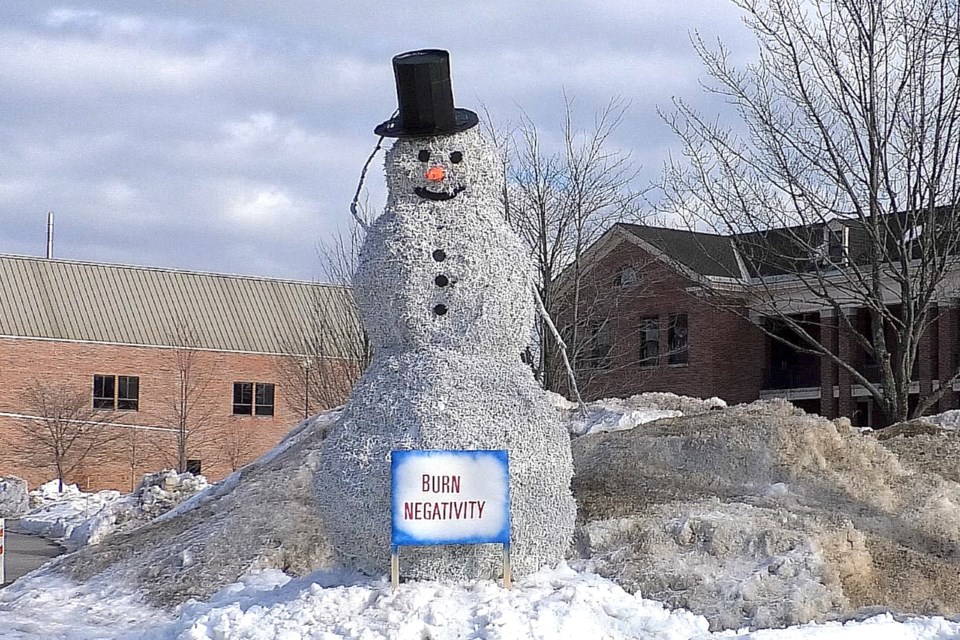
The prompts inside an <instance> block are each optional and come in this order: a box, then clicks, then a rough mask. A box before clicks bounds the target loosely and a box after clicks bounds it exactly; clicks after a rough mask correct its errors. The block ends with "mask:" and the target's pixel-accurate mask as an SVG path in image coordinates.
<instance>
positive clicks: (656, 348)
mask: <svg viewBox="0 0 960 640" xmlns="http://www.w3.org/2000/svg"><path fill="white" fill-rule="evenodd" d="M659 357H660V319H659V318H657V317H655V316H654V317H650V318H640V366H643V367H653V366H655V365H656V364H657V358H659Z"/></svg>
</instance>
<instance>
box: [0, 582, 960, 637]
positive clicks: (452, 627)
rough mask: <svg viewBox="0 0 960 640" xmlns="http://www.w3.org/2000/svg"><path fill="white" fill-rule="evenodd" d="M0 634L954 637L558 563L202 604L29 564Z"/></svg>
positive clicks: (942, 624)
mask: <svg viewBox="0 0 960 640" xmlns="http://www.w3.org/2000/svg"><path fill="white" fill-rule="evenodd" d="M0 628H2V629H3V637H4V639H5V640H41V639H43V640H45V639H47V638H59V639H60V640H89V639H91V638H98V639H104V640H106V639H116V640H207V639H210V640H213V639H216V640H274V639H283V638H289V639H291V640H293V639H296V640H301V639H311V638H313V639H317V640H321V639H322V640H341V639H343V640H345V639H348V638H349V639H358V638H364V639H366V640H387V639H389V640H422V639H423V638H432V639H434V640H447V639H449V640H453V639H454V638H477V639H478V640H480V639H487V640H496V639H504V640H507V639H509V640H513V639H515V638H530V639H541V640H554V639H555V638H591V639H592V638H604V639H607V640H635V639H637V638H657V639H658V640H709V639H710V638H718V639H719V638H733V637H736V638H742V639H744V640H821V639H823V640H826V639H830V640H861V639H863V638H871V639H872V640H955V639H956V638H957V637H958V636H960V623H958V622H951V621H948V620H945V619H943V618H941V617H928V618H909V619H905V620H900V621H898V620H896V619H895V618H894V617H893V616H891V615H889V614H881V615H874V616H872V617H866V619H864V620H862V621H859V622H847V623H845V624H841V623H839V622H832V623H827V624H820V625H812V624H811V625H802V626H795V627H792V628H788V629H769V630H763V631H755V632H752V633H751V632H748V631H746V630H740V631H736V632H734V631H727V632H721V633H710V632H709V631H708V623H707V620H706V618H704V617H702V616H698V615H695V614H693V613H690V612H688V611H683V610H673V611H671V610H669V609H667V608H665V607H664V606H663V604H661V603H659V602H655V601H653V600H650V599H645V598H642V597H640V595H639V594H635V595H630V594H628V593H626V592H625V591H624V590H623V589H621V588H620V587H618V586H617V585H615V584H614V583H612V582H610V581H609V580H606V579H604V578H602V577H600V576H597V575H595V574H592V573H588V572H584V571H581V570H573V569H571V568H569V567H567V566H566V565H561V566H559V567H558V568H556V569H554V570H543V571H540V572H537V573H535V574H531V575H530V576H527V577H525V578H522V579H520V580H519V581H517V582H516V583H514V587H513V589H511V590H509V591H507V590H504V589H502V588H501V587H500V586H499V585H498V584H497V583H495V582H492V581H484V580H477V581H470V582H465V583H460V584H449V583H438V582H432V581H423V582H408V583H404V584H401V585H400V587H399V588H398V589H397V590H396V591H394V590H392V589H391V588H390V585H389V582H387V581H386V580H384V579H379V580H377V579H370V578H361V577H359V576H357V575H351V574H347V573H345V572H343V571H330V572H322V571H320V572H315V573H312V574H310V575H307V576H305V577H303V578H298V579H291V578H290V577H289V576H287V575H286V574H284V573H282V572H280V571H277V570H275V569H269V570H264V571H254V572H251V573H249V574H248V575H246V576H244V577H243V578H242V579H241V580H240V581H238V582H236V583H233V584H230V585H227V586H226V587H225V588H224V589H222V590H221V591H219V592H218V593H216V594H214V595H213V597H211V598H210V600H209V601H208V602H196V601H191V602H189V603H187V604H184V605H183V606H181V607H179V608H178V609H177V610H176V611H175V612H166V611H163V610H160V609H155V608H154V607H152V606H150V605H149V604H147V603H146V602H144V600H143V599H142V597H141V596H140V595H138V594H137V593H135V592H133V591H130V590H129V589H126V590H125V589H124V588H123V586H122V585H117V584H114V583H111V581H109V580H105V579H94V580H90V581H88V582H86V583H84V584H77V583H75V582H73V581H70V580H66V579H63V578H61V577H57V576H55V575H54V574H52V572H50V571H48V570H41V571H40V572H38V574H34V575H33V576H30V577H28V578H25V579H21V580H20V581H18V582H16V583H14V584H13V585H11V586H9V587H7V588H6V589H3V590H0Z"/></svg>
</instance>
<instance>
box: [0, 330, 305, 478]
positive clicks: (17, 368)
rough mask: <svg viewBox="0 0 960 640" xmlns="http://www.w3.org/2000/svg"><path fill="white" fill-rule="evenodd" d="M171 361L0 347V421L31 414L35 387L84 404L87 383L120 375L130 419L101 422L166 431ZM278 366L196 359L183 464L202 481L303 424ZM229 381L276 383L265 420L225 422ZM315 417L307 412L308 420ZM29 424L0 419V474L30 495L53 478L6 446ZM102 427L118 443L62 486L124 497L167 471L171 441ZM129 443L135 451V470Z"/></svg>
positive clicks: (117, 349) (96, 349)
mask: <svg viewBox="0 0 960 640" xmlns="http://www.w3.org/2000/svg"><path fill="white" fill-rule="evenodd" d="M175 353H176V352H175V350H173V349H160V348H151V347H136V346H117V345H106V344H91V343H69V342H56V341H43V340H31V339H10V338H0V412H4V413H18V414H35V413H36V408H35V407H32V406H30V403H29V402H28V401H27V397H28V396H29V392H28V390H29V388H30V387H31V385H34V384H38V383H39V384H47V385H52V384H60V383H65V384H69V385H71V386H74V387H76V388H78V389H82V390H84V391H85V393H87V394H90V396H91V403H92V389H93V376H94V375H95V374H107V375H129V376H139V378H140V406H139V410H138V411H116V412H111V411H106V412H104V415H105V416H108V419H112V420H114V421H115V422H119V423H125V424H135V425H147V426H156V427H163V428H173V427H175V426H176V424H177V418H176V416H177V414H176V412H175V411H174V410H173V409H172V403H173V402H174V399H175V398H176V397H177V394H178V390H179V378H180V375H179V368H178V366H177V364H176V360H175ZM280 364H281V357H278V356H269V355H260V354H241V353H225V352H212V351H197V352H195V361H194V364H193V368H192V371H191V375H192V376H193V377H194V379H195V380H198V381H199V382H200V384H199V385H198V386H197V388H198V389H202V393H200V394H199V395H198V398H199V399H198V401H197V402H196V404H195V406H194V409H193V410H192V411H191V413H190V417H191V419H192V420H191V422H192V424H191V425H190V426H192V427H193V428H194V429H195V431H196V434H197V435H196V437H194V439H193V442H195V443H196V449H195V450H192V451H188V457H189V458H191V459H200V460H201V463H202V472H203V474H204V475H205V476H207V478H208V479H210V480H211V481H214V480H218V479H221V478H222V477H224V476H225V475H227V474H228V473H230V471H231V470H232V468H231V467H232V466H234V465H235V464H236V463H237V462H239V463H241V464H243V463H246V462H249V461H250V460H253V459H254V458H255V457H257V456H258V455H260V454H261V453H263V452H265V451H267V450H269V449H270V448H272V447H273V446H274V445H276V444H277V442H279V441H280V439H281V438H282V437H283V435H284V434H286V433H287V431H289V429H290V428H291V427H292V426H293V425H295V424H296V423H297V422H298V421H299V420H300V419H302V417H303V415H302V411H296V410H295V409H293V408H292V407H295V406H298V405H299V404H300V403H301V400H296V398H299V399H302V397H303V396H302V391H300V392H299V393H298V391H299V390H292V389H285V388H284V387H283V385H281V384H280V382H279V380H278V374H277V370H278V367H279V366H280ZM234 382H264V383H273V384H275V385H276V386H275V398H274V415H273V416H240V415H233V383H234ZM287 396H291V397H292V398H295V400H293V401H290V398H288V397H287ZM321 408H322V407H318V406H311V409H312V410H313V411H318V410H320V409H321ZM29 424H31V423H30V422H29V421H26V420H23V419H17V418H10V417H4V416H0V475H17V476H21V477H23V478H25V479H26V480H27V481H28V482H29V483H30V485H31V486H35V485H36V484H38V483H40V482H43V481H46V480H49V479H51V478H52V477H54V474H53V473H52V472H51V471H49V470H44V469H36V468H29V467H28V466H27V465H26V464H25V462H24V460H23V459H18V457H17V456H16V455H15V454H14V452H13V448H14V447H13V446H12V445H13V442H14V439H16V438H21V437H22V436H21V435H20V434H21V427H22V426H23V425H29ZM108 428H109V429H111V430H114V431H115V432H116V433H117V434H119V435H118V437H117V439H116V441H114V442H113V443H112V444H111V447H110V448H111V451H110V453H109V456H108V458H109V459H107V460H105V461H102V462H99V461H98V462H96V463H92V464H87V465H85V468H83V469H81V470H80V471H78V472H77V473H76V474H74V477H73V478H70V480H71V481H73V482H78V483H80V484H81V485H83V487H84V488H88V489H104V488H116V489H121V490H129V489H130V487H131V483H132V482H135V481H136V480H138V479H139V478H140V477H141V476H142V475H143V474H144V473H148V472H151V471H156V470H159V469H162V468H169V467H171V466H175V463H176V445H175V439H174V438H173V437H171V436H170V435H168V434H165V433H164V432H161V431H149V430H135V429H129V428H121V427H118V426H111V427H108ZM134 436H135V437H134ZM188 442H189V440H188ZM134 443H136V445H137V446H136V449H137V450H138V455H137V459H136V460H135V461H134V460H133V455H132V451H133V447H132V445H133V444H134ZM231 452H232V453H231ZM131 467H133V468H131Z"/></svg>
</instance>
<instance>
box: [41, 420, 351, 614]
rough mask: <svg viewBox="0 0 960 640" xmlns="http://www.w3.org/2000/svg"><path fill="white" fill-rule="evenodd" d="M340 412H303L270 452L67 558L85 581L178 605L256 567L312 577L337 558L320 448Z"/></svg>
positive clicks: (70, 569) (67, 565) (64, 563)
mask: <svg viewBox="0 0 960 640" xmlns="http://www.w3.org/2000/svg"><path fill="white" fill-rule="evenodd" d="M339 415H340V412H339V411H329V412H326V413H322V414H320V415H318V416H314V417H313V418H311V419H309V420H305V421H303V422H302V423H300V424H299V425H298V426H297V427H296V428H294V429H293V430H292V431H291V432H290V433H289V434H287V436H286V438H285V439H284V440H283V441H282V442H281V443H280V444H279V445H277V447H276V448H274V449H273V450H272V451H269V452H267V453H265V454H264V455H263V456H261V457H260V458H259V459H257V460H256V461H254V462H252V463H251V464H249V465H247V466H246V467H244V468H243V469H241V470H239V471H237V472H236V473H234V474H231V475H230V476H229V477H228V478H226V479H225V480H224V481H222V482H220V483H217V484H214V485H210V486H209V487H207V488H206V489H204V490H203V491H201V492H199V493H197V494H195V495H194V496H193V497H191V498H189V499H187V500H186V501H184V502H183V503H181V504H180V505H178V506H177V507H175V508H174V509H172V510H170V511H168V512H167V513H166V514H163V515H161V516H159V517H157V518H154V519H153V520H152V521H150V522H149V523H147V524H145V525H143V526H141V527H139V528H138V529H136V530H135V531H132V532H129V533H127V534H121V535H116V536H112V537H110V538H109V539H108V540H105V541H104V542H103V543H101V544H98V545H90V546H85V547H83V548H82V549H80V550H79V551H78V552H77V553H75V554H71V555H70V556H65V557H63V558H62V559H61V560H60V564H59V566H60V567H61V568H62V570H65V571H66V572H67V573H68V575H70V576H72V577H73V578H75V579H77V580H80V581H86V580H88V579H90V578H92V577H94V576H98V575H101V574H103V575H108V576H109V577H110V580H111V581H112V582H115V583H124V584H130V585H136V586H138V587H139V588H140V589H142V591H143V592H144V593H145V594H146V596H147V598H148V600H149V601H150V602H152V603H154V604H157V605H160V606H165V607H167V606H174V605H178V604H181V603H182V602H184V601H186V600H188V599H190V598H197V599H204V598H209V597H210V596H212V595H213V594H214V593H216V592H217V591H219V590H220V589H221V588H223V587H224V586H226V585H228V584H231V583H233V582H236V581H237V580H238V579H239V578H240V577H241V576H243V575H244V574H246V573H247V572H248V571H250V570H252V569H258V568H260V569H267V568H275V569H281V570H284V571H286V572H288V573H291V574H294V575H305V574H307V573H309V572H311V571H315V570H317V569H322V568H327V567H332V566H333V559H332V553H331V550H330V548H329V544H328V542H327V540H326V536H325V533H324V525H323V523H322V522H321V521H320V520H319V518H318V516H317V505H316V498H315V494H314V491H313V478H314V472H315V470H316V466H317V449H318V447H319V444H320V443H321V442H322V440H323V438H324V437H325V436H326V432H327V430H328V429H329V427H330V425H331V424H332V423H333V422H334V421H336V419H337V417H338V416H339Z"/></svg>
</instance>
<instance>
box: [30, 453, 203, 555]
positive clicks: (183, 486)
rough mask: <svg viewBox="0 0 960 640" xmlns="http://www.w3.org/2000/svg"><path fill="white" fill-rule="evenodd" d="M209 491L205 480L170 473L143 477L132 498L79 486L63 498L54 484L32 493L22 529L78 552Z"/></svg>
mask: <svg viewBox="0 0 960 640" xmlns="http://www.w3.org/2000/svg"><path fill="white" fill-rule="evenodd" d="M207 486H208V485H207V480H206V478H204V477H203V476H194V475H193V474H192V473H183V474H178V473H177V472H176V471H173V470H170V469H168V470H166V471H160V472H157V473H153V474H148V475H146V476H144V478H143V480H141V481H140V484H139V485H138V486H137V488H136V490H134V492H133V493H131V494H129V495H123V494H121V493H120V492H119V491H112V490H107V491H99V492H97V493H84V492H82V491H80V489H78V488H77V486H76V485H64V488H63V492H60V491H59V490H58V488H59V483H58V481H56V480H52V481H50V482H47V483H46V484H43V485H41V486H40V487H38V488H37V489H36V490H35V491H32V492H31V493H30V501H31V503H32V504H33V505H34V508H33V509H32V510H31V511H30V512H29V513H27V514H25V515H24V516H23V517H22V518H21V519H20V522H19V527H20V529H22V530H23V531H25V532H27V533H34V534H38V535H42V536H44V537H47V538H52V539H55V540H57V541H59V542H60V543H62V544H63V545H64V546H65V547H67V549H69V550H71V551H73V550H75V549H78V548H80V547H82V546H84V545H87V544H98V543H99V542H100V541H101V540H103V539H104V538H105V537H106V536H108V535H109V534H111V533H114V532H117V531H130V530H132V529H135V528H137V527H139V526H141V525H143V524H145V523H146V522H149V521H150V520H153V519H154V518H155V517H157V516H159V515H160V514H162V513H164V512H166V511H169V510H170V509H172V508H173V507H175V506H176V505H177V504H179V503H181V502H183V501H184V500H186V499H187V498H188V497H190V496H192V495H193V494H195V493H197V492H199V491H201V490H203V489H205V488H206V487H207Z"/></svg>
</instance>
